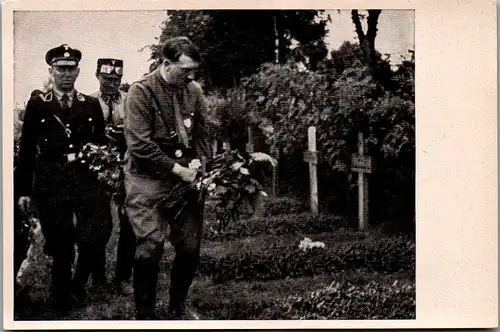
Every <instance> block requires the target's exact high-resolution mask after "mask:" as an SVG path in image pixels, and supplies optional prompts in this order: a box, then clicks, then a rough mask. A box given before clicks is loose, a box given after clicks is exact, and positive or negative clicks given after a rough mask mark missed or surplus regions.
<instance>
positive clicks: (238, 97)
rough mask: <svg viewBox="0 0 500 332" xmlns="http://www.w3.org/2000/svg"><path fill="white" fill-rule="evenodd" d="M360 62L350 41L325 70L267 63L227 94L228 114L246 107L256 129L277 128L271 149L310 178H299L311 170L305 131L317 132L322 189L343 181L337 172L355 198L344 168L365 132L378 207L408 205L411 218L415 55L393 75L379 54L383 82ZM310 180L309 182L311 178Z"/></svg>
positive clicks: (249, 121) (357, 49)
mask: <svg viewBox="0 0 500 332" xmlns="http://www.w3.org/2000/svg"><path fill="white" fill-rule="evenodd" d="M360 57H361V59H360ZM362 57H363V53H362V50H361V49H360V46H359V45H358V44H352V43H345V44H344V45H343V46H342V47H341V48H340V49H339V50H338V51H336V52H335V57H333V59H332V61H331V62H330V65H331V66H330V68H329V69H326V70H324V71H311V70H306V71H303V70H298V69H297V67H296V66H295V65H294V64H292V63H287V64H283V65H277V64H272V63H266V64H264V65H263V66H262V67H261V69H260V71H259V72H257V73H256V74H253V75H251V76H250V77H248V78H245V79H243V80H242V81H241V84H240V85H239V86H238V87H236V88H234V89H231V90H230V91H229V93H228V94H227V103H228V104H229V106H227V108H229V109H231V107H232V106H231V105H238V107H237V108H238V109H241V108H243V109H244V112H241V113H243V114H245V115H246V118H245V117H241V116H239V118H245V121H246V123H247V125H248V124H250V125H251V126H252V127H253V128H254V129H255V128H264V127H266V126H269V125H270V126H272V128H273V130H272V133H271V134H270V135H268V143H269V144H270V145H271V146H273V145H275V146H277V147H278V148H279V149H281V151H282V153H283V155H284V156H285V157H287V156H288V158H291V159H288V163H287V169H289V170H290V169H293V168H294V167H296V168H297V169H296V174H295V175H294V177H295V178H297V177H304V178H307V176H306V175H305V174H303V173H301V172H304V171H306V169H303V168H301V167H300V166H298V165H302V164H304V162H303V161H302V151H304V149H306V148H307V127H308V126H316V128H317V147H318V151H319V155H320V164H319V167H320V169H321V172H318V173H319V174H320V177H322V179H320V183H322V184H327V183H329V181H330V183H331V181H333V180H332V179H333V178H335V177H336V176H337V178H338V175H335V174H344V175H346V176H347V177H345V179H346V181H347V182H348V183H350V185H349V188H350V189H349V188H347V189H346V188H344V189H345V190H348V191H350V192H352V193H354V191H353V189H354V188H355V181H354V180H355V179H356V177H355V176H353V174H352V173H350V172H346V169H348V167H349V166H350V165H349V164H350V156H351V155H352V154H353V153H355V152H357V134H358V132H360V131H361V132H363V133H364V134H365V137H366V138H367V139H368V141H369V153H370V155H372V156H373V158H375V160H376V164H377V165H378V166H379V172H380V174H377V175H374V176H373V178H374V181H373V183H374V187H376V188H377V190H381V192H382V193H379V194H378V195H377V198H376V199H374V201H377V199H379V200H382V201H384V202H383V203H384V204H386V207H387V211H389V210H391V211H394V209H396V208H402V207H403V206H404V207H405V208H406V209H407V212H408V213H409V214H410V215H411V214H412V213H411V211H412V210H413V209H414V206H411V205H413V202H414V200H412V199H411V195H412V193H413V195H414V188H415V187H414V186H415V184H414V177H415V171H414V170H415V164H414V163H415V157H414V156H415V106H414V56H413V53H412V55H411V57H410V58H408V59H405V60H404V61H403V62H402V63H401V64H399V65H397V66H395V67H394V66H393V69H392V70H391V65H390V63H389V62H388V61H387V59H383V58H382V57H381V56H380V55H378V57H377V61H378V72H379V77H378V81H377V80H376V79H375V78H374V76H373V75H372V70H371V69H370V67H369V66H365V65H364V64H363V63H362V62H361V60H362V59H363V58H362ZM339 59H340V60H341V61H339ZM339 63H340V65H339ZM381 82H383V83H384V84H383V85H382V84H381ZM225 121H229V120H227V119H226V120H225ZM235 121H236V119H235ZM245 143H246V142H245ZM340 166H342V167H340ZM300 174H303V175H300ZM304 181H305V183H306V184H307V179H305V180H304ZM334 182H335V181H334ZM337 182H339V181H337ZM332 185H338V183H337V184H335V183H332ZM297 187H298V186H297ZM329 189H330V190H333V191H335V189H334V188H329ZM344 189H342V190H344ZM342 190H340V189H339V192H341V191H342ZM343 195H346V193H344V194H343ZM402 200H403V201H404V202H403V203H404V204H403V203H402V202H401V201H402ZM387 211H386V212H387ZM413 211H414V210H413ZM400 212H401V211H400ZM403 212H404V211H403ZM387 213H389V212H387ZM390 213H392V212H390Z"/></svg>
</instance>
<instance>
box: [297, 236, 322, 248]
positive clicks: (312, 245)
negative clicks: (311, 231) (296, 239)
mask: <svg viewBox="0 0 500 332" xmlns="http://www.w3.org/2000/svg"><path fill="white" fill-rule="evenodd" d="M312 248H325V243H324V242H320V241H316V242H313V241H312V240H311V239H310V238H308V237H306V238H304V239H303V240H302V241H300V244H299V249H302V250H304V251H307V250H308V249H312Z"/></svg>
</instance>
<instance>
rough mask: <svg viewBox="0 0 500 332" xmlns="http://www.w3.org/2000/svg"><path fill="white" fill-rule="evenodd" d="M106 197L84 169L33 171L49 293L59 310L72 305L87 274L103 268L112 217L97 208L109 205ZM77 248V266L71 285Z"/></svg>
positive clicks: (53, 166) (52, 166)
mask: <svg viewBox="0 0 500 332" xmlns="http://www.w3.org/2000/svg"><path fill="white" fill-rule="evenodd" d="M109 196H110V194H109V192H107V191H106V190H105V189H104V187H103V186H101V185H100V183H99V181H98V180H97V178H96V176H95V175H94V174H92V173H91V172H90V171H89V170H88V168H87V166H86V165H85V164H80V163H71V164H67V165H63V163H60V162H41V163H39V165H38V167H37V170H36V177H35V197H36V200H37V207H38V214H39V218H40V223H41V226H42V232H43V234H44V236H45V239H46V243H45V248H44V251H45V253H46V254H47V255H49V256H52V258H53V265H52V290H53V295H54V297H55V299H56V301H57V302H58V303H59V304H62V305H65V303H66V302H67V301H69V300H70V294H71V291H72V290H73V291H74V290H75V289H76V290H81V289H83V288H84V287H85V284H86V282H87V280H88V276H89V275H90V273H92V271H93V270H99V269H100V266H99V265H100V264H103V258H102V257H99V254H100V253H102V251H101V250H100V248H102V247H105V246H106V243H107V241H108V240H109V237H110V235H111V229H112V224H111V213H110V211H109V209H99V208H97V209H96V206H99V205H102V204H106V201H107V202H109ZM108 206H109V205H108ZM96 211H98V213H96ZM73 215H76V219H77V223H76V225H75V223H74V221H73ZM75 243H76V244H77V246H78V263H77V270H76V272H75V276H74V278H73V284H72V283H71V280H72V278H71V266H72V263H73V262H74V258H75ZM104 261H105V258H104Z"/></svg>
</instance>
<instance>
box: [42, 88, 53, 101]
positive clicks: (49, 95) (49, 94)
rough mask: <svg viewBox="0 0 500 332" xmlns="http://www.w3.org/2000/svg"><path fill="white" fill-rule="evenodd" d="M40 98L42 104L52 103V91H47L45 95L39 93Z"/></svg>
mask: <svg viewBox="0 0 500 332" xmlns="http://www.w3.org/2000/svg"><path fill="white" fill-rule="evenodd" d="M40 98H41V99H42V100H43V101H44V102H46V103H48V102H50V101H52V91H49V92H47V93H45V94H44V93H40Z"/></svg>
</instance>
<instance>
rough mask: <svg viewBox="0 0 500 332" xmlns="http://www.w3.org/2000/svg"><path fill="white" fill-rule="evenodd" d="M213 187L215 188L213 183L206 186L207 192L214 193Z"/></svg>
mask: <svg viewBox="0 0 500 332" xmlns="http://www.w3.org/2000/svg"><path fill="white" fill-rule="evenodd" d="M215 187H216V185H215V183H213V182H212V183H210V185H209V186H208V188H207V190H208V191H214V190H215Z"/></svg>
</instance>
